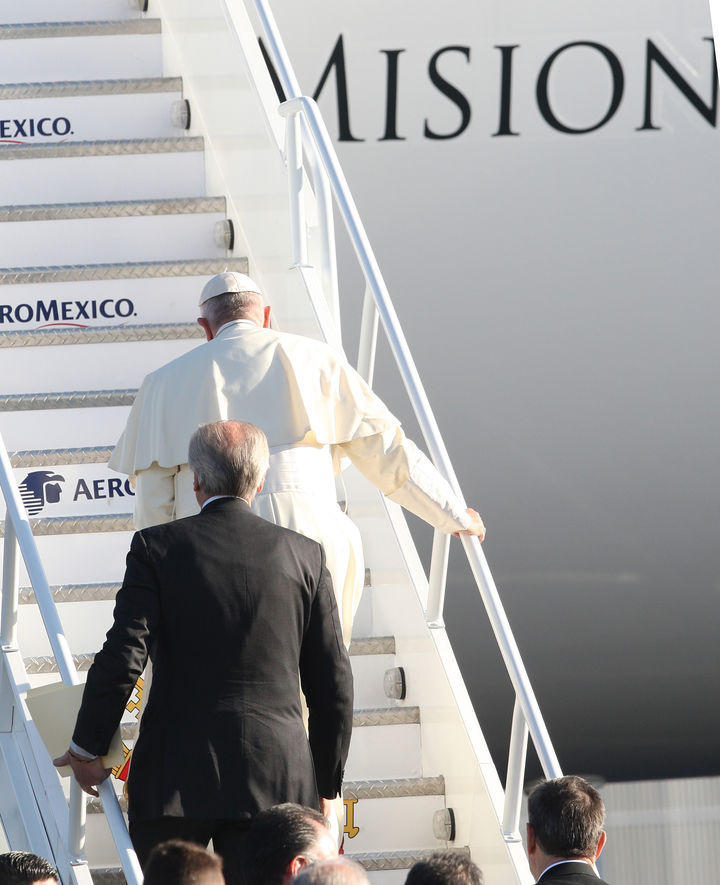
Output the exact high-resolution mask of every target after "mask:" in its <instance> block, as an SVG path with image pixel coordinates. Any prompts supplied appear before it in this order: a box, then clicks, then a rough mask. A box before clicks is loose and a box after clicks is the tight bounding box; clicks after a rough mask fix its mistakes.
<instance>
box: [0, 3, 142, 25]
mask: <svg viewBox="0 0 720 885" xmlns="http://www.w3.org/2000/svg"><path fill="white" fill-rule="evenodd" d="M59 13H60V10H59V9H58V2H57V0H23V2H22V3H12V4H8V7H7V9H3V20H4V21H5V22H8V23H10V22H18V23H20V24H24V23H25V22H50V21H57V19H58V18H59V17H61V18H62V20H63V21H89V20H91V19H103V20H105V21H107V20H110V19H126V18H138V17H139V12H138V10H137V8H136V7H133V5H132V4H131V3H130V2H129V0H63V4H62V15H61V16H60V15H59Z"/></svg>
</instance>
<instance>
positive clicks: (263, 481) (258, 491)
mask: <svg viewBox="0 0 720 885" xmlns="http://www.w3.org/2000/svg"><path fill="white" fill-rule="evenodd" d="M264 485H265V478H264V477H263V479H262V480H261V482H260V485H259V486H258V487H257V488H256V489H255V494H256V495H259V494H260V492H261V491H262V490H263V486H264Z"/></svg>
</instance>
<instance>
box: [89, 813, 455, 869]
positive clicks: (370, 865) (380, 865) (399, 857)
mask: <svg viewBox="0 0 720 885" xmlns="http://www.w3.org/2000/svg"><path fill="white" fill-rule="evenodd" d="M88 810H89V809H88ZM445 850H449V851H452V852H453V853H454V854H462V855H463V856H464V857H470V849H469V848H467V847H464V848H450V849H445V848H443V851H445ZM431 854H432V851H431V850H418V851H373V852H367V853H364V854H349V853H347V852H346V853H345V857H348V858H350V859H351V860H354V861H357V863H359V864H360V865H361V866H363V867H365V870H366V872H368V873H384V872H388V871H392V870H409V869H410V867H412V866H413V865H414V864H416V863H417V862H418V861H420V860H424V859H425V858H427V857H429V856H430V855H431ZM90 874H91V876H92V880H93V882H94V885H125V882H126V880H125V875H124V873H123V871H122V870H121V869H120V868H119V867H97V868H96V869H91V870H90Z"/></svg>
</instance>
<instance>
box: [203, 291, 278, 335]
mask: <svg viewBox="0 0 720 885" xmlns="http://www.w3.org/2000/svg"><path fill="white" fill-rule="evenodd" d="M264 305H265V302H264V300H263V297H262V295H261V294H260V293H259V292H226V293H225V294H224V295H216V296H215V297H214V298H209V299H208V300H207V301H206V302H205V303H204V304H203V305H202V308H201V311H202V315H203V316H204V317H205V319H206V320H207V321H208V322H209V323H210V325H211V326H212V328H213V329H214V330H217V329H219V328H220V326H223V325H225V323H229V322H232V320H241V319H249V318H252V317H253V315H255V316H257V315H258V314H260V315H262V310H263V307H264Z"/></svg>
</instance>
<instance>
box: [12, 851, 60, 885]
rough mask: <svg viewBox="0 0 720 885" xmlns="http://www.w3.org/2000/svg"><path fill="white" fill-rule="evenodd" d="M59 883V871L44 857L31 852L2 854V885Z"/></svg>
mask: <svg viewBox="0 0 720 885" xmlns="http://www.w3.org/2000/svg"><path fill="white" fill-rule="evenodd" d="M59 881H60V877H59V876H58V872H57V870H56V869H55V867H54V866H53V865H52V864H51V863H48V861H46V860H45V858H44V857H38V856H37V854H31V853H30V852H29V851H8V852H7V854H0V882H1V883H2V885H57V883H58V882H59Z"/></svg>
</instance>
